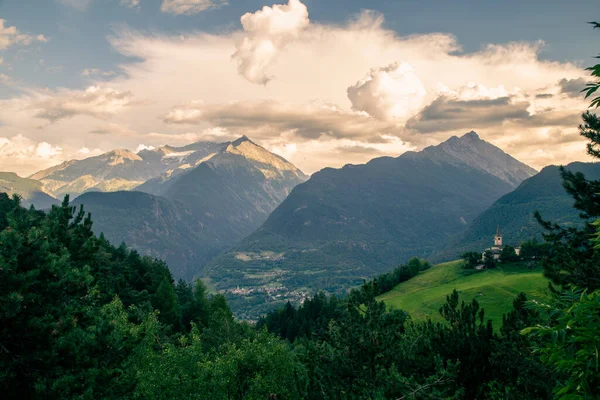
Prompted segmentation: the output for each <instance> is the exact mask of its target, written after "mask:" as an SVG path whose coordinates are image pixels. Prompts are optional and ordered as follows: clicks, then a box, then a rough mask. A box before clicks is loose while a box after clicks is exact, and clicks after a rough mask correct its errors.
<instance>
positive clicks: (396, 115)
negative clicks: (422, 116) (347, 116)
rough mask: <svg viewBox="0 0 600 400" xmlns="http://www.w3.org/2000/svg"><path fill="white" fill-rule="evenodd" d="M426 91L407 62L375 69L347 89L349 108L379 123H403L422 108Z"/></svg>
mask: <svg viewBox="0 0 600 400" xmlns="http://www.w3.org/2000/svg"><path fill="white" fill-rule="evenodd" d="M426 94H427V91H426V90H425V87H424V86H423V83H422V82H421V80H420V79H419V77H418V76H417V74H416V73H415V71H414V69H413V68H412V67H411V66H410V64H408V63H401V64H399V63H394V64H391V65H389V66H387V67H383V68H375V69H372V70H371V72H370V73H369V74H368V75H367V76H366V77H365V78H363V79H362V80H360V81H359V82H357V83H356V84H355V85H353V86H350V87H349V88H348V98H349V99H350V102H351V103H352V108H353V109H354V110H357V111H365V112H367V113H368V114H369V115H372V116H373V117H375V118H377V119H381V120H393V119H401V120H406V119H408V118H409V117H412V116H413V115H415V114H416V113H417V112H418V111H419V110H420V109H421V108H422V106H423V101H424V100H425V95H426Z"/></svg>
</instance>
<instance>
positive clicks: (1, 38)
mask: <svg viewBox="0 0 600 400" xmlns="http://www.w3.org/2000/svg"><path fill="white" fill-rule="evenodd" d="M5 24H6V20H4V19H1V18H0V50H6V49H8V48H9V47H11V46H14V45H24V46H27V45H30V44H31V43H33V42H36V41H37V42H42V43H46V42H47V41H48V39H47V38H46V37H45V36H44V35H37V36H31V35H28V34H25V33H22V32H20V31H19V30H18V29H17V27H16V26H6V25H5Z"/></svg>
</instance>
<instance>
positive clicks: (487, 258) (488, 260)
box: [483, 250, 496, 269]
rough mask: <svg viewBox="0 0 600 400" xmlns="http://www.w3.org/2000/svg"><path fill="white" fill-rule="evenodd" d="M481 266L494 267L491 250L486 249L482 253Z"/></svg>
mask: <svg viewBox="0 0 600 400" xmlns="http://www.w3.org/2000/svg"><path fill="white" fill-rule="evenodd" d="M483 266H484V268H486V269H491V268H496V259H495V258H494V253H492V251H491V250H486V251H485V252H484V253H483Z"/></svg>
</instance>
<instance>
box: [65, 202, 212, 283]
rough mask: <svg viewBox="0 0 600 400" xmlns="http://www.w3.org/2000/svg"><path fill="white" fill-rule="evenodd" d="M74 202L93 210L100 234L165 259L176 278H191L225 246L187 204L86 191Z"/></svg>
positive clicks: (143, 253)
mask: <svg viewBox="0 0 600 400" xmlns="http://www.w3.org/2000/svg"><path fill="white" fill-rule="evenodd" d="M71 204H72V205H80V204H83V205H84V207H85V210H86V211H87V212H91V213H92V219H93V221H94V224H93V226H92V229H93V231H94V232H95V233H96V234H100V233H101V232H102V233H104V235H105V236H106V238H107V239H108V240H109V241H110V242H111V243H112V244H114V245H115V246H119V245H120V244H121V243H122V242H125V243H126V244H127V246H128V247H131V248H134V249H136V250H137V251H138V252H139V253H140V254H142V255H149V256H153V257H157V258H161V259H164V260H165V261H166V262H167V264H168V265H169V268H170V269H171V271H172V273H173V275H174V276H176V277H187V278H191V277H193V276H194V274H195V273H196V272H197V271H198V269H199V268H200V267H201V266H202V265H203V264H204V263H206V261H208V260H209V259H210V257H212V256H214V255H215V254H216V253H217V252H218V251H219V250H221V248H220V247H219V245H218V243H215V242H214V240H212V238H213V236H212V235H211V233H210V232H207V229H206V228H205V227H204V226H202V224H201V223H200V222H199V221H198V220H197V219H196V218H195V217H194V216H193V214H192V213H191V212H190V211H189V209H187V208H186V207H185V206H183V205H181V204H174V203H172V202H171V201H169V200H167V199H165V198H162V197H158V196H154V195H151V194H147V193H142V192H126V191H121V192H112V193H100V192H90V193H85V194H83V195H81V196H79V197H78V198H76V199H75V200H74V201H72V202H71Z"/></svg>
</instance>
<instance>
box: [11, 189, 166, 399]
mask: <svg viewBox="0 0 600 400" xmlns="http://www.w3.org/2000/svg"><path fill="white" fill-rule="evenodd" d="M0 204H1V206H0V210H2V211H3V213H5V214H4V215H2V216H1V218H0V219H3V220H5V221H7V226H6V227H5V228H4V229H3V230H2V231H1V232H0V266H1V267H0V309H1V310H2V311H1V312H0V326H2V327H3V329H2V330H0V344H1V348H0V364H1V368H0V369H1V370H2V371H3V372H2V374H1V375H0V386H1V387H2V388H3V390H4V393H5V395H8V397H17V398H18V397H22V398H32V397H39V396H42V395H43V396H44V397H46V398H102V397H115V396H116V397H118V396H120V395H122V394H123V393H126V392H128V391H129V390H130V385H131V379H133V378H132V376H131V373H132V371H131V370H130V371H124V370H122V366H123V364H124V363H125V360H126V359H127V357H128V356H129V355H130V354H131V353H132V352H133V351H134V349H135V347H136V343H138V342H139V341H140V340H141V338H142V336H143V332H144V331H145V330H146V329H147V328H148V329H150V326H149V325H148V324H150V325H151V324H152V323H151V321H150V320H151V318H152V316H148V313H147V311H146V312H145V313H144V312H141V311H142V310H151V308H148V306H149V303H148V301H147V297H146V296H145V293H147V291H148V289H151V288H152V279H149V281H148V282H149V283H150V284H149V285H148V287H144V288H143V289H142V288H139V287H138V286H137V284H138V282H137V279H136V278H137V277H136V274H135V272H136V271H134V269H135V268H134V265H133V264H136V263H137V265H135V266H136V267H139V268H143V269H144V271H145V273H147V274H149V275H152V274H157V275H159V274H162V275H163V276H167V275H168V270H166V269H163V265H162V264H160V263H158V264H156V263H154V262H153V261H151V260H142V259H140V258H139V256H137V254H135V253H127V252H125V253H122V254H121V253H120V251H119V249H115V248H112V247H110V246H109V245H108V244H107V243H105V242H103V241H102V240H101V239H97V238H95V237H94V236H93V234H92V232H91V224H92V223H91V220H90V218H89V216H85V213H84V212H83V209H80V210H79V211H78V212H76V210H75V209H74V208H73V207H69V205H68V198H65V201H64V202H63V204H62V205H61V206H60V207H57V206H54V207H53V208H52V210H51V211H49V212H48V214H47V215H46V214H44V213H42V212H39V211H35V210H33V209H29V210H27V209H24V208H22V207H20V204H19V199H18V198H13V199H8V197H7V196H5V195H4V196H0ZM111 253H112V254H111ZM111 256H114V257H111ZM126 260H131V261H135V263H134V262H131V263H127V262H126ZM137 272H140V271H139V270H138V271H137ZM109 275H110V276H111V279H110V280H109V279H108V278H107V277H108V276H109ZM115 296H121V297H122V298H124V299H125V298H126V299H128V301H129V303H130V305H132V306H134V305H135V306H136V307H133V308H131V309H130V310H127V311H125V309H124V308H123V302H121V300H118V299H117V300H115ZM138 311H140V312H138ZM144 314H145V316H144ZM130 318H131V319H137V320H138V321H139V325H136V324H133V323H130V322H129V319H130ZM149 318H150V319H149ZM144 321H149V322H144Z"/></svg>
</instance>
